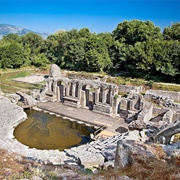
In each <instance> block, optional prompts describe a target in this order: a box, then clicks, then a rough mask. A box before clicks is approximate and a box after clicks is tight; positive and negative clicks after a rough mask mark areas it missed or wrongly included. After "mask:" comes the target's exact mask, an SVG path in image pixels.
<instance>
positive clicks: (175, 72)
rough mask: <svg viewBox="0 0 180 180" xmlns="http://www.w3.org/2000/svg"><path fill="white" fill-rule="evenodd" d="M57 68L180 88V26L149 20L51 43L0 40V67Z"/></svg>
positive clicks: (66, 34) (65, 35)
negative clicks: (126, 76) (126, 75)
mask: <svg viewBox="0 0 180 180" xmlns="http://www.w3.org/2000/svg"><path fill="white" fill-rule="evenodd" d="M52 63H56V64H57V65H59V67H60V68H62V69H67V70H75V71H86V72H106V73H108V74H111V75H114V74H116V73H119V72H126V73H129V74H130V75H131V76H135V77H143V78H145V79H147V80H149V79H153V80H154V79H155V80H156V81H166V82H174V83H180V23H174V24H172V25H171V26H168V27H165V28H164V29H163V30H161V29H160V28H159V27H156V26H155V25H154V24H153V23H152V22H150V21H140V20H132V21H124V22H121V23H119V24H118V25H117V27H116V28H115V30H114V31H113V32H111V33H109V32H103V33H99V34H96V33H91V32H90V30H89V29H88V28H82V29H80V30H77V29H72V30H69V31H62V30H60V31H57V32H56V33H54V34H51V35H49V36H48V37H47V39H43V38H42V37H41V36H39V35H37V34H34V33H28V34H26V35H23V36H19V35H17V34H9V35H6V36H4V37H3V38H2V39H1V40H0V68H2V69H6V68H20V67H24V66H31V65H33V66H35V67H40V68H42V69H43V68H45V67H46V65H47V64H52Z"/></svg>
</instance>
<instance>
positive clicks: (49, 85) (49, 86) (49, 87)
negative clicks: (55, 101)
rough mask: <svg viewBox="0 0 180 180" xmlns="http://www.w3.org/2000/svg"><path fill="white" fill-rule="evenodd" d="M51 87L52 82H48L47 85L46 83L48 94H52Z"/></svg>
mask: <svg viewBox="0 0 180 180" xmlns="http://www.w3.org/2000/svg"><path fill="white" fill-rule="evenodd" d="M51 85H52V81H49V83H48V91H49V92H52V91H51Z"/></svg>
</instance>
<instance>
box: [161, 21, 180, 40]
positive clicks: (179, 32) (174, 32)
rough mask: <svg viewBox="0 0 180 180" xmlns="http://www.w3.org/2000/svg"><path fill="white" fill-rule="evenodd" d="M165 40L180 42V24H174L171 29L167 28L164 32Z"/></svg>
mask: <svg viewBox="0 0 180 180" xmlns="http://www.w3.org/2000/svg"><path fill="white" fill-rule="evenodd" d="M163 36H164V39H165V40H178V41H180V23H175V24H172V26H171V27H167V28H165V29H164V31H163Z"/></svg>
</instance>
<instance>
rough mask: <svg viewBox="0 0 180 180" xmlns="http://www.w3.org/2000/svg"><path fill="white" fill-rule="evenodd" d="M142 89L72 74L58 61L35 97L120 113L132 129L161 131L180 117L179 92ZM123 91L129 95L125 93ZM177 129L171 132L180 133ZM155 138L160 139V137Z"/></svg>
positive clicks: (99, 110) (78, 106) (115, 113)
mask: <svg viewBox="0 0 180 180" xmlns="http://www.w3.org/2000/svg"><path fill="white" fill-rule="evenodd" d="M142 91H143V88H142V87H132V86H131V87H128V86H122V85H120V86H117V85H115V84H111V83H107V82H105V80H100V79H99V78H96V79H95V78H94V79H93V78H91V79H85V78H84V79H82V78H77V77H70V78H68V77H66V76H64V75H62V74H61V71H60V68H59V67H58V66H57V65H52V66H51V69H50V73H49V77H48V79H47V82H46V85H45V87H44V89H43V90H42V92H41V93H40V94H38V95H37V93H35V94H36V95H35V94H34V97H35V98H36V99H37V100H40V101H51V102H61V103H63V104H64V105H67V106H72V107H76V108H80V107H81V108H86V109H89V110H92V111H94V112H97V113H101V114H105V115H109V116H119V117H121V118H123V119H124V120H125V122H127V123H128V124H129V130H142V129H147V130H148V131H150V132H151V131H153V133H158V131H160V128H161V130H162V127H164V126H165V125H168V124H169V123H174V122H177V121H180V104H178V103H174V100H173V99H174V97H175V96H176V97H177V99H179V98H180V94H179V93H174V92H170V97H173V99H170V98H169V97H168V96H167V92H162V94H165V95H166V96H161V95H159V93H161V91H160V92H158V91H153V90H151V91H147V92H146V93H145V95H144V96H143V95H141V94H140V92H142ZM122 92H125V93H126V96H121V95H120V94H122ZM175 129H176V128H175ZM175 129H174V130H173V133H171V136H173V135H174V134H176V133H177V132H176V130H175ZM153 133H152V134H153ZM152 134H151V135H152ZM163 138H165V137H163ZM155 139H156V140H157V141H159V138H155ZM165 142H168V143H169V141H165Z"/></svg>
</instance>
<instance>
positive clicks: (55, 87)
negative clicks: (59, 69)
mask: <svg viewBox="0 0 180 180" xmlns="http://www.w3.org/2000/svg"><path fill="white" fill-rule="evenodd" d="M56 90H57V82H54V83H53V92H54V94H56V92H57V91H56Z"/></svg>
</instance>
